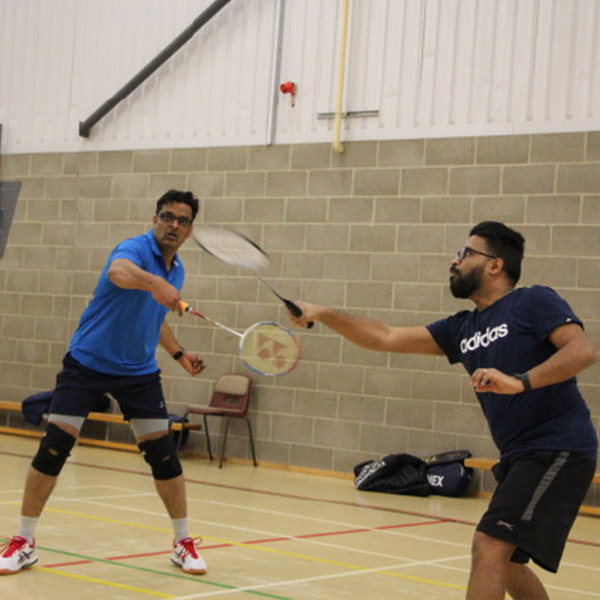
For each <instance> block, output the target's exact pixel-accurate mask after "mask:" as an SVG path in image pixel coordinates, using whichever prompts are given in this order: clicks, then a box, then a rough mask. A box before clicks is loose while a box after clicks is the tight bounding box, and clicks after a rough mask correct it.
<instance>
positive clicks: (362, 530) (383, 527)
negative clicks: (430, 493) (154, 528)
mask: <svg viewBox="0 0 600 600" xmlns="http://www.w3.org/2000/svg"><path fill="white" fill-rule="evenodd" d="M445 522H446V521H444V520H441V521H440V520H436V521H423V522H420V523H402V524H399V525H380V526H379V527H361V528H360V529H344V530H341V531H324V532H322V533H305V534H302V535H294V536H283V537H274V538H265V539H262V540H250V541H248V542H240V543H242V544H246V545H251V544H269V543H273V542H286V541H292V540H296V539H297V540H300V539H308V538H317V537H326V536H332V535H346V534H348V533H365V532H369V531H379V530H386V529H399V528H401V527H419V526H421V525H436V524H439V523H445ZM236 545H237V544H227V543H224V544H212V545H210V546H202V548H201V549H202V551H203V552H204V550H214V549H216V548H232V547H235V546H236ZM170 553H171V550H160V551H159V552H145V553H143V554H128V555H124V556H111V557H109V558H105V559H103V560H129V559H132V558H145V557H148V556H158V555H159V554H170ZM91 562H93V561H91V560H77V561H71V562H65V563H54V564H51V565H44V567H46V568H47V569H52V568H58V567H73V566H75V565H85V564H89V563H91Z"/></svg>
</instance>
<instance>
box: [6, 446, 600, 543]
mask: <svg viewBox="0 0 600 600" xmlns="http://www.w3.org/2000/svg"><path fill="white" fill-rule="evenodd" d="M0 438H2V436H1V435H0ZM0 455H6V456H15V457H18V458H26V459H28V460H30V459H31V456H30V455H29V454H22V453H19V452H11V451H8V450H0ZM68 464H70V465H73V466H79V467H87V468H90V469H100V470H106V471H115V472H120V473H131V474H135V475H140V476H143V477H151V476H152V474H151V473H148V472H147V471H139V470H136V469H125V468H122V467H109V466H107V465H98V464H93V463H85V462H80V461H76V460H69V461H68ZM185 481H186V483H195V484H198V485H205V486H207V487H215V488H223V489H232V490H237V491H245V492H249V493H253V494H265V495H268V496H279V497H284V498H294V499H297V500H304V501H310V502H323V503H329V504H337V505H343V506H354V507H359V508H367V509H371V510H376V511H382V512H392V513H395V514H404V515H412V516H420V517H423V518H428V519H436V518H439V516H438V515H431V514H427V513H422V512H416V511H408V510H402V509H397V508H392V507H385V506H378V505H372V504H366V503H357V502H351V501H346V500H335V499H331V498H316V497H312V496H302V495H299V494H288V493H285V492H278V491H276V490H263V489H261V488H247V487H243V486H236V485H233V484H224V483H215V482H210V481H202V480H200V479H192V478H185ZM582 518H584V519H585V518H587V517H585V516H582ZM446 520H447V521H448V522H449V523H459V524H462V525H470V526H475V525H477V523H475V522H474V521H468V520H465V519H456V518H452V517H446ZM567 542H569V543H573V544H584V545H588V546H593V547H600V542H593V541H586V540H578V539H573V538H569V539H568V540H567Z"/></svg>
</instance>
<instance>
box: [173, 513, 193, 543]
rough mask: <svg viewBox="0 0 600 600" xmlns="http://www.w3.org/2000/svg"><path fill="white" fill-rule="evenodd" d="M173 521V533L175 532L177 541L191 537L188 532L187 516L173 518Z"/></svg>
mask: <svg viewBox="0 0 600 600" xmlns="http://www.w3.org/2000/svg"><path fill="white" fill-rule="evenodd" d="M171 523H173V533H174V534H175V541H176V542H178V541H180V540H182V539H183V538H186V537H190V536H189V534H188V522H187V517H183V519H171Z"/></svg>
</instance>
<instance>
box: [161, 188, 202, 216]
mask: <svg viewBox="0 0 600 600" xmlns="http://www.w3.org/2000/svg"><path fill="white" fill-rule="evenodd" d="M173 202H177V203H178V204H187V205H188V206H189V207H190V208H191V209H192V221H193V220H194V219H195V218H196V215H197V214H198V209H199V207H200V203H199V202H198V198H196V197H195V196H194V194H192V192H181V191H179V190H169V191H168V192H167V193H166V194H163V195H162V196H161V197H160V198H159V199H158V201H157V202H156V214H158V213H160V210H161V208H162V207H163V206H164V205H165V204H171V203H173Z"/></svg>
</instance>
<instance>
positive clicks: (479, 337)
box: [460, 323, 508, 354]
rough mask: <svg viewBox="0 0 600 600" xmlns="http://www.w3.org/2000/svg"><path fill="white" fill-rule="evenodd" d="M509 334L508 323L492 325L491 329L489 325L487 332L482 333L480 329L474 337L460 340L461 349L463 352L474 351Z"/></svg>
mask: <svg viewBox="0 0 600 600" xmlns="http://www.w3.org/2000/svg"><path fill="white" fill-rule="evenodd" d="M507 335H508V325H507V324H506V323H502V325H497V326H496V327H492V328H491V329H490V328H489V327H488V328H487V329H486V330H485V333H483V334H482V333H481V331H478V332H477V333H475V335H473V336H472V337H470V338H468V339H466V338H465V339H463V340H461V341H460V351H461V352H462V353H463V354H466V353H467V352H473V350H477V348H479V347H480V346H481V347H483V348H487V347H488V346H489V345H490V344H491V343H492V342H495V341H496V340H497V339H498V338H503V337H506V336H507Z"/></svg>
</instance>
